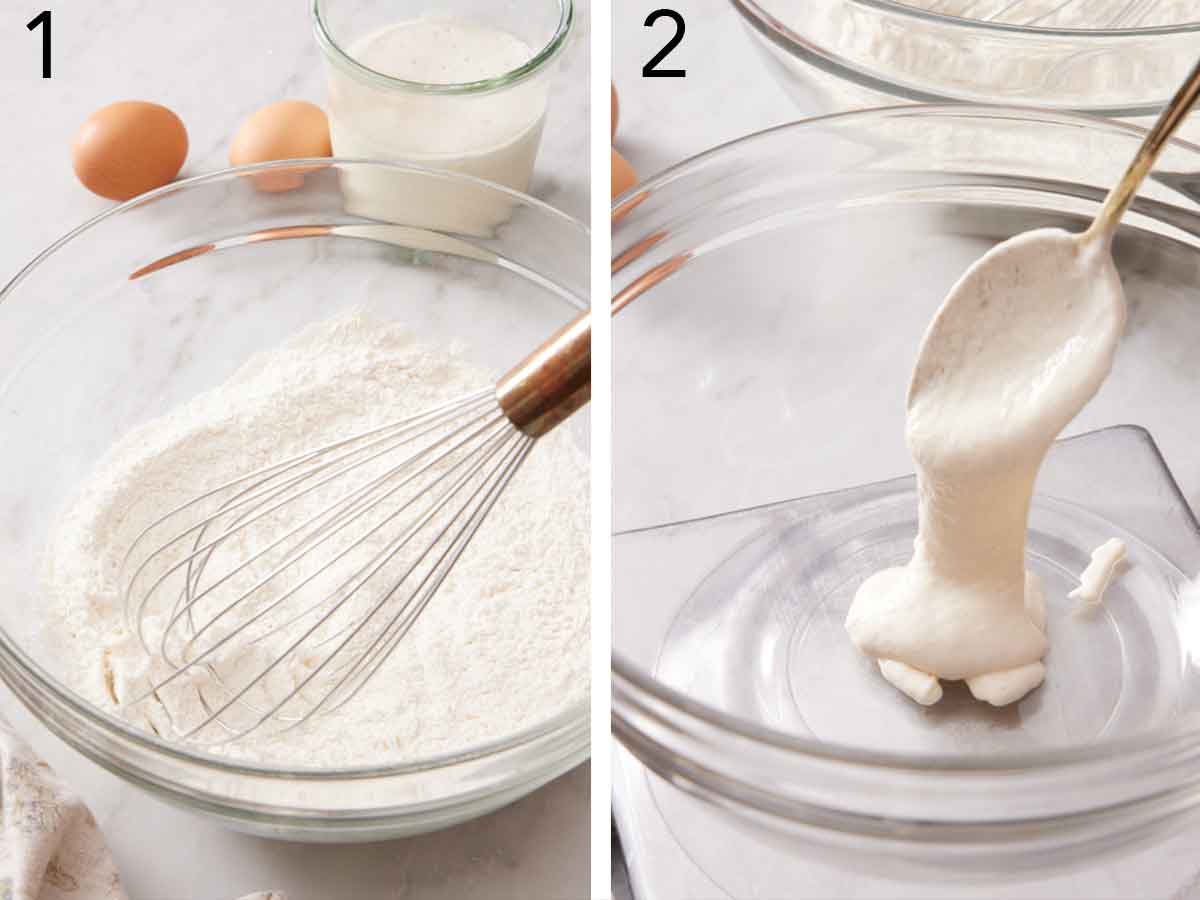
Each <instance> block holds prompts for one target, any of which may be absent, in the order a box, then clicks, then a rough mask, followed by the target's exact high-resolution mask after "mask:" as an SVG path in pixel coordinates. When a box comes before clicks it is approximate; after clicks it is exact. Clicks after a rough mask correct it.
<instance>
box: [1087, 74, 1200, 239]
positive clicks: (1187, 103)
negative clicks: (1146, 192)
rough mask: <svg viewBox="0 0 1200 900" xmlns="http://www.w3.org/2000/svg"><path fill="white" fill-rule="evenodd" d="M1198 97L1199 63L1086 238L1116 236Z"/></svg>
mask: <svg viewBox="0 0 1200 900" xmlns="http://www.w3.org/2000/svg"><path fill="white" fill-rule="evenodd" d="M1198 96H1200V62H1197V63H1196V65H1195V67H1194V68H1193V69H1192V71H1191V72H1190V73H1189V74H1188V77H1187V79H1186V80H1185V81H1184V82H1183V84H1181V85H1180V86H1179V90H1177V91H1176V92H1175V96H1174V97H1172V98H1171V102H1170V103H1168V104H1167V106H1166V108H1165V109H1164V110H1163V111H1162V113H1161V114H1160V115H1159V117H1158V121H1157V122H1155V123H1154V127H1153V128H1151V129H1150V133H1149V134H1147V135H1146V139H1145V140H1144V141H1142V146H1141V147H1139V148H1138V152H1137V155H1136V156H1134V158H1133V162H1131V163H1130V164H1129V168H1128V169H1126V170H1125V174H1124V175H1122V176H1121V180H1120V181H1118V182H1117V185H1116V187H1114V188H1113V189H1112V190H1111V191H1109V192H1108V196H1107V197H1106V198H1105V200H1104V206H1103V207H1101V209H1100V212H1099V213H1098V214H1097V215H1096V220H1095V221H1094V222H1092V224H1091V226H1090V227H1089V228H1088V230H1087V232H1085V235H1084V236H1085V238H1087V239H1104V240H1108V239H1109V238H1111V237H1112V236H1113V233H1114V232H1116V230H1117V226H1118V225H1119V224H1120V222H1121V217H1122V216H1123V215H1125V211H1126V210H1127V209H1129V204H1131V203H1132V202H1133V198H1134V196H1135V195H1136V194H1137V192H1138V188H1139V187H1141V185H1142V182H1143V181H1144V180H1145V178H1146V176H1147V175H1149V174H1150V170H1151V169H1153V168H1154V163H1155V161H1156V160H1157V159H1158V156H1159V154H1160V153H1162V151H1163V148H1164V147H1165V146H1166V145H1167V141H1169V140H1170V139H1171V135H1173V134H1174V133H1175V131H1176V130H1177V129H1178V128H1179V126H1180V125H1181V124H1183V120H1184V119H1185V118H1187V114H1188V113H1189V112H1191V109H1192V105H1193V104H1194V103H1195V102H1196V98H1197V97H1198Z"/></svg>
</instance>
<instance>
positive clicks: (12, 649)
mask: <svg viewBox="0 0 1200 900" xmlns="http://www.w3.org/2000/svg"><path fill="white" fill-rule="evenodd" d="M264 173H267V174H269V175H271V176H272V177H273V179H274V180H273V181H268V180H266V179H263V177H262V176H263V174H264ZM298 174H299V175H302V176H303V184H302V186H301V187H299V188H298V189H295V190H290V191H285V192H282V193H280V192H272V191H266V190H260V189H259V188H260V187H261V186H262V185H264V184H268V185H272V186H273V185H277V184H278V180H279V178H280V177H288V176H295V175H298ZM362 177H367V178H371V179H374V180H376V181H378V180H380V179H382V180H385V181H386V180H387V179H389V178H395V179H396V180H397V182H398V183H403V184H404V185H416V184H420V183H421V182H426V181H427V182H431V183H445V182H453V183H454V184H455V185H456V188H455V189H456V190H458V191H467V192H468V194H471V195H472V196H476V195H477V196H478V197H479V198H480V199H481V202H487V203H489V204H495V203H500V202H502V203H503V204H504V206H505V208H506V209H507V216H506V218H505V220H504V222H503V223H502V224H500V225H498V226H496V227H494V228H491V229H489V230H488V231H487V232H486V233H482V234H476V235H461V234H455V233H452V232H449V231H436V230H432V229H429V228H425V227H421V222H422V220H421V218H420V216H421V210H420V209H406V204H405V203H404V201H403V199H402V197H401V196H399V195H398V196H397V198H396V200H395V202H394V203H393V204H392V208H391V209H390V211H389V215H388V220H387V221H384V220H381V219H378V218H376V219H369V218H365V217H363V216H360V215H356V214H354V213H353V212H349V211H347V208H346V203H345V197H344V192H343V187H342V186H343V183H344V180H345V179H346V178H362ZM416 196H418V197H419V196H420V191H417V193H416ZM414 217H415V218H414ZM413 223H415V224H413ZM588 260H589V238H588V232H587V229H586V228H584V226H582V225H580V224H579V223H577V222H575V221H574V220H572V219H570V218H568V217H567V216H565V215H563V214H561V213H559V212H557V211H556V210H554V209H552V208H551V207H548V206H546V205H545V204H543V203H540V202H539V201H537V200H534V199H532V198H529V197H526V196H523V195H520V194H516V193H513V192H511V191H508V190H506V189H503V188H499V187H496V186H492V185H488V184H487V183H485V182H477V181H473V180H472V179H468V178H466V177H465V176H454V175H449V174H444V173H437V172H432V171H425V170H420V169H415V168H409V167H402V166H391V165H387V164H382V163H368V162H346V161H336V160H335V161H330V160H311V161H301V162H298V163H271V164H266V165H263V166H253V167H247V168H243V169H235V170H230V171H227V172H221V173H217V174H213V175H206V176H202V177H199V178H193V179H190V180H187V181H183V182H179V183H178V184H173V185H170V186H168V187H165V188H163V189H162V190H159V191H155V192H153V193H151V194H147V195H145V196H143V197H141V198H139V199H136V200H133V201H131V202H129V203H127V204H124V205H122V206H120V207H117V208H115V209H113V210H111V211H109V212H107V213H105V214H103V215H101V216H99V217H97V218H96V219H93V220H92V221H91V222H89V223H87V224H86V225H84V226H82V227H81V228H78V229H76V230H75V231H73V232H72V233H70V234H68V235H67V236H66V237H64V238H63V239H61V240H60V241H58V242H57V243H56V244H54V245H53V246H52V247H50V248H49V249H48V250H46V251H45V252H44V253H42V254H41V255H40V256H39V257H37V258H36V259H35V260H33V261H32V262H31V263H30V264H29V265H28V266H26V267H25V268H24V269H23V270H22V271H21V272H20V273H19V274H18V275H17V276H16V277H15V278H13V280H12V281H11V282H9V283H8V285H7V286H6V287H4V289H3V291H0V301H2V302H0V360H3V362H0V385H2V387H0V409H2V410H3V415H4V418H5V421H6V422H7V433H6V439H5V441H4V447H3V450H2V451H0V452H2V454H3V457H4V461H5V466H6V468H7V469H8V471H9V472H10V473H13V474H14V477H12V478H9V479H6V481H5V485H4V487H3V488H2V489H0V515H2V516H3V517H4V518H5V519H6V521H8V523H9V527H8V528H6V529H5V530H4V536H3V538H2V541H3V553H2V554H0V556H2V557H3V559H4V566H5V568H4V572H5V604H4V606H3V609H2V610H0V677H2V678H3V679H4V681H5V682H6V683H7V684H8V685H9V686H10V687H11V688H12V689H13V691H14V692H15V693H16V694H17V695H18V696H19V697H20V698H21V700H22V701H23V702H24V703H25V705H26V706H27V707H28V708H29V709H30V710H31V711H32V713H33V714H34V715H35V716H37V717H38V718H39V719H41V720H42V721H43V722H44V723H45V724H46V725H47V726H49V727H50V729H51V730H53V731H54V732H55V733H57V734H58V735H59V736H60V737H62V738H63V739H64V740H66V741H67V742H68V743H69V744H71V745H72V746H73V747H75V748H76V749H78V750H79V751H81V752H82V753H84V754H86V755H87V756H89V757H91V758H92V759H93V760H95V761H96V762H98V763H100V764H101V765H103V766H105V767H106V768H108V769H110V770H111V771H113V772H115V773H116V774H118V775H120V776H121V777H122V778H125V779H126V780H128V781H130V782H132V783H134V784H136V785H138V786H139V787H142V788H145V789H146V790H149V791H151V792H152V793H154V794H156V795H158V796H160V797H162V798H164V799H166V800H169V801H171V802H174V803H177V804H179V805H182V806H185V807H188V808H190V809H193V810H197V811H200V812H203V813H205V814H207V815H210V816H212V817H214V818H217V819H219V820H221V821H222V822H224V823H225V824H227V825H230V826H232V827H235V828H239V829H242V830H245V831H250V832H254V833H256V834H261V835H267V836H272V837H282V838H289V839H298V840H313V841H359V840H378V839H382V838H387V837H393V836H400V835H406V834H413V833H418V832H422V831H428V830H432V829H435V828H441V827H445V826H448V825H451V824H454V823H456V822H459V821H462V820H464V819H467V818H472V817H474V816H478V815H480V814H482V813H485V812H488V811H490V810H493V809H496V808H498V807H500V806H502V805H504V804H506V803H509V802H511V801H512V800H515V799H517V798H518V797H520V796H522V795H524V794H526V793H528V792H529V791H531V790H533V789H534V788H536V787H538V786H539V785H541V784H543V783H545V782H546V781H549V780H550V779H552V778H554V777H555V776H557V775H559V774H561V773H562V772H565V771H567V770H568V769H570V768H571V767H573V766H575V765H577V764H578V763H580V762H581V761H583V760H584V759H585V758H586V757H587V755H588V741H589V738H588V709H587V704H586V703H582V704H578V705H576V706H574V707H572V708H570V709H567V710H565V711H564V712H562V713H561V714H560V715H558V716H557V717H555V718H552V719H549V720H547V721H545V722H543V723H541V724H540V725H538V726H537V727H535V728H532V729H530V730H528V731H526V732H524V733H520V734H514V735H511V736H508V737H505V738H504V739H502V740H497V741H494V742H492V743H488V744H485V745H481V746H477V747H472V748H469V749H467V750H464V751H463V752H461V753H456V754H453V755H446V756H442V757H438V758H431V759H422V760H418V761H415V762H411V763H407V764H404V765H379V766H374V767H364V768H354V769H344V770H336V771H335V770H313V769H309V770H294V771H289V770H285V769H282V768H275V767H268V766H254V765H247V764H244V763H241V762H231V761H230V760H227V759H223V758H219V757H216V756H212V755H208V754H206V753H204V752H201V751H197V750H192V749H189V748H188V747H186V746H184V745H180V744H168V743H165V742H163V741H161V740H159V739H157V738H155V737H153V736H150V735H148V734H146V733H143V732H141V731H139V730H136V729H133V728H131V727H130V726H129V725H128V724H126V723H125V722H123V721H121V720H119V719H117V718H114V717H113V716H111V715H109V714H108V713H107V712H105V711H103V710H101V709H98V708H96V707H94V706H92V705H91V704H89V703H88V702H86V701H84V700H82V699H81V698H80V697H78V696H77V695H75V694H73V693H72V691H71V690H70V689H68V688H67V687H66V686H65V684H64V682H63V680H62V671H63V666H62V661H61V660H60V659H59V658H57V657H56V655H55V654H54V653H53V650H52V649H51V648H50V647H49V646H48V645H47V642H46V641H44V640H43V639H42V637H41V636H40V634H39V631H38V616H37V615H36V608H37V605H38V603H39V590H40V580H41V578H40V575H41V573H40V551H41V547H42V546H43V544H44V541H45V537H46V535H47V532H48V529H50V528H51V527H52V526H53V523H54V522H55V517H56V515H57V514H58V513H59V511H60V510H61V509H62V506H63V504H64V503H65V502H67V501H68V500H69V499H70V497H71V496H72V494H73V492H74V490H75V489H76V486H77V485H78V484H79V483H80V482H81V481H82V479H84V478H85V477H86V476H87V475H88V474H89V472H90V471H91V470H92V467H93V465H94V464H95V463H96V462H97V460H98V459H99V458H100V457H101V456H102V455H103V454H104V453H105V452H106V450H107V449H108V448H109V447H110V446H111V445H112V443H113V442H114V441H115V440H117V439H118V438H120V437H121V436H122V435H123V434H124V433H125V432H127V431H128V430H129V429H130V428H131V427H133V426H135V425H137V424H139V423H141V422H144V421H146V420H148V419H151V418H154V417H157V416H160V415H163V414H164V413H166V412H167V411H168V410H170V409H172V408H173V407H175V406H177V405H178V404H180V403H182V402H184V401H186V400H187V399H189V398H191V397H193V396H195V395H196V394H197V393H199V392H202V391H205V390H208V389H210V388H212V387H215V386H216V385H217V384H219V383H221V382H222V381H224V380H225V379H226V378H227V377H228V376H229V375H230V374H232V373H233V372H234V371H235V370H236V369H237V368H238V367H240V366H241V365H242V364H243V363H244V362H245V361H246V360H247V358H249V357H250V356H251V355H253V354H254V353H256V352H259V351H261V350H263V349H266V348H270V347H273V346H276V345H278V344H279V343H280V342H281V341H282V340H284V339H285V338H287V337H288V336H289V335H291V334H293V333H295V332H296V331H298V330H299V329H301V328H303V327H304V326H306V325H307V324H309V323H310V322H314V321H319V320H322V319H327V318H329V317H332V316H335V315H337V314H338V313H339V312H341V311H344V310H349V309H351V308H360V307H365V308H367V309H369V310H370V311H371V312H372V313H373V314H374V315H376V316H378V317H382V318H384V319H388V320H402V321H403V322H404V323H406V325H408V326H409V327H411V328H412V329H413V330H414V331H415V332H417V333H419V334H422V335H423V336H428V337H429V338H430V339H433V340H438V339H444V340H445V341H447V342H449V341H461V342H463V344H465V346H466V349H467V353H468V354H469V355H470V356H473V357H474V358H475V361H476V362H478V363H481V364H483V365H486V366H488V367H490V368H492V369H494V370H496V371H504V370H505V369H506V368H507V367H508V366H510V365H512V364H513V362H515V361H516V360H517V359H520V358H521V357H522V356H523V355H524V354H525V353H526V352H528V351H529V349H530V348H532V347H535V346H536V345H537V344H538V343H540V342H541V341H542V340H544V339H545V338H546V337H547V336H548V335H549V334H550V333H551V332H553V331H554V330H555V329H556V328H557V327H558V326H560V325H561V324H563V323H564V322H565V321H567V320H568V319H570V318H572V317H573V316H574V315H575V314H577V313H578V311H579V310H580V309H582V308H585V307H586V303H587V299H586V298H587V285H588V271H589V270H588ZM134 275H137V276H138V277H132V276H134ZM578 419H579V420H578V421H576V422H573V423H572V424H571V425H570V426H569V427H571V428H572V429H573V430H574V432H575V434H576V435H577V437H578V439H579V440H580V442H581V444H582V445H585V446H586V434H587V426H586V421H585V419H586V415H584V416H580V417H578ZM16 473H20V475H19V477H15V476H16Z"/></svg>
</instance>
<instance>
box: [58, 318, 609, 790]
mask: <svg viewBox="0 0 1200 900" xmlns="http://www.w3.org/2000/svg"><path fill="white" fill-rule="evenodd" d="M493 382H494V375H493V374H492V373H488V372H486V371H484V370H482V369H481V368H479V367H477V366H475V365H473V364H472V363H470V362H469V361H468V360H467V359H465V358H464V356H463V354H462V352H461V348H455V347H437V346H432V345H427V344H424V343H422V342H421V341H419V340H418V339H417V338H416V337H414V336H413V335H412V334H410V333H409V332H408V331H407V330H405V329H404V328H403V327H401V326H399V325H396V324H390V323H383V322H381V321H377V320H375V319H372V318H370V317H368V316H367V315H364V314H354V315H349V316H342V317H339V318H336V319H334V320H331V321H328V322H324V323H318V324H315V325H312V326H310V327H309V328H307V329H306V330H304V331H303V332H301V333H300V334H298V335H296V336H294V337H293V338H292V339H290V340H289V341H287V342H285V343H284V344H283V345H282V346H280V347H278V348H276V349H273V350H270V351H267V352H264V353H261V354H259V355H257V356H255V357H254V358H252V359H251V360H249V361H248V362H247V363H246V364H245V365H244V366H243V367H242V368H241V369H240V370H239V371H238V372H237V373H236V374H235V375H234V376H233V377H232V378H231V379H230V380H229V381H227V382H226V383H224V384H222V385H221V386H220V387H218V388H216V389H215V390H212V391H209V392H208V393H205V394H202V395H200V396H198V397H196V398H195V399H193V400H192V401H190V402H189V403H187V404H185V405H184V406H182V407H180V408H178V409H176V410H175V411H173V412H171V413H169V414H168V415H165V416H163V417H162V418H159V419H157V420H154V421H151V422H149V423H147V424H145V425H143V426H141V427H139V428H137V429H136V430H134V431H132V432H131V433H130V434H128V435H127V436H126V437H125V438H124V439H122V440H121V441H119V442H118V443H117V444H116V445H115V446H114V447H113V448H112V449H111V451H110V452H109V453H108V454H107V456H106V457H105V458H104V459H103V460H102V461H101V463H100V464H99V465H98V466H97V468H96V469H95V472H94V475H93V476H92V477H91V479H90V480H89V481H88V482H87V483H86V484H85V485H84V486H83V488H82V490H81V491H80V492H79V494H78V496H77V497H76V498H75V499H74V501H73V502H72V503H71V505H70V507H69V508H68V509H67V511H66V513H65V515H64V516H63V517H62V520H61V522H60V525H59V527H58V529H57V530H56V532H55V533H54V534H53V536H52V539H51V541H50V544H49V547H48V554H47V565H46V590H47V601H48V602H47V608H48V616H49V623H48V624H49V628H48V637H49V638H50V641H51V646H55V645H57V650H58V652H59V653H60V654H61V658H62V659H64V660H67V661H68V662H67V663H65V668H66V673H65V677H66V680H67V682H68V684H69V685H70V687H72V688H74V689H75V690H76V691H78V692H79V693H80V694H82V695H83V696H84V697H85V698H86V699H88V700H89V701H91V702H92V703H95V704H96V705H98V706H100V707H102V708H104V709H107V710H110V711H116V712H117V713H118V714H119V715H121V716H124V717H125V718H127V719H129V720H130V721H132V722H133V723H134V724H135V725H138V726H139V727H142V728H144V729H147V730H151V731H158V732H160V733H164V736H166V737H168V738H169V737H170V736H171V728H172V723H173V722H179V721H182V722H187V721H192V720H195V718H196V717H197V716H201V715H202V710H201V708H200V706H199V704H200V699H199V695H198V693H197V691H196V687H197V686H200V687H203V682H204V679H207V678H209V677H211V676H210V675H209V674H208V673H207V672H205V671H204V670H202V669H201V670H195V674H194V678H196V679H198V683H196V682H190V681H189V682H186V683H179V684H178V687H177V689H174V690H173V691H172V692H171V693H170V695H169V696H167V697H164V700H163V704H162V705H160V704H157V703H155V702H154V701H148V702H145V703H141V704H137V705H135V706H128V705H126V706H122V705H121V704H122V703H123V702H126V701H129V700H131V699H133V698H134V697H136V696H138V695H139V694H141V693H143V692H144V691H146V690H147V688H148V687H149V684H150V683H151V679H152V678H156V677H161V674H162V672H161V671H156V669H155V666H154V664H153V662H152V661H151V660H150V659H149V658H148V657H147V655H146V654H145V652H144V651H143V649H142V647H141V645H140V643H139V642H138V641H137V639H136V637H135V636H134V635H133V634H131V633H130V631H129V630H128V628H127V627H126V621H125V610H124V604H123V598H122V596H121V586H120V584H119V574H120V567H121V563H122V560H123V557H124V554H125V552H126V550H127V548H128V546H129V544H130V542H131V541H132V539H133V538H134V536H135V535H137V534H138V532H139V531H141V529H142V528H143V527H145V525H147V524H148V523H149V522H150V521H151V520H152V519H153V518H155V517H156V516H157V515H159V514H161V513H162V512H163V511H164V510H166V509H169V508H171V507H173V506H175V505H177V504H179V503H181V502H183V501H184V500H187V499H189V498H191V497H193V496H196V495H198V494H200V493H202V492H203V491H204V490H206V489H207V488H208V487H210V486H211V485H213V484H218V483H221V482H223V481H226V480H228V479H231V478H233V477H236V476H237V475H240V474H243V473H244V472H246V471H249V470H253V469H255V468H257V467H259V466H262V465H265V464H267V463H270V462H273V461H276V460H279V459H282V458H286V457H288V456H291V455H293V454H296V453H298V452H301V451H302V450H305V449H309V448H312V447H314V446H319V445H321V444H322V443H325V442H328V441H330V440H333V439H336V438H340V437H345V436H347V435H350V434H356V433H358V432H361V431H364V430H366V429H368V428H371V427H374V426H378V425H382V424H386V423H388V422H391V421H395V420H398V419H402V418H404V417H405V416H408V415H412V414H414V413H417V412H420V411H423V410H425V409H428V408H430V407H432V406H435V405H437V404H438V403H439V402H442V401H445V400H449V399H452V398H454V397H457V396H460V395H463V394H466V393H468V392H470V391H473V390H476V389H478V388H480V387H484V386H487V385H489V384H491V383H493ZM568 432H569V430H568V429H567V428H561V429H559V430H558V431H556V432H553V433H551V434H550V435H548V436H547V437H546V438H544V439H543V440H542V441H540V442H539V444H538V446H537V447H536V448H534V451H533V452H532V453H531V454H530V457H529V459H528V460H527V461H526V463H525V466H524V468H523V469H522V470H521V472H520V473H519V474H518V476H517V477H516V479H515V480H514V481H513V483H512V484H511V485H510V486H509V489H508V491H507V492H506V494H505V495H504V496H503V497H502V498H501V500H500V502H499V503H498V504H497V506H496V507H495V509H494V510H493V511H492V513H491V516H490V517H489V519H488V520H487V522H486V523H485V525H484V527H483V528H482V529H481V530H480V532H479V533H478V535H477V536H476V537H475V539H474V541H473V542H472V544H471V546H470V547H469V548H468V549H467V552H466V553H465V554H464V556H463V557H462V559H461V560H460V561H459V564H458V566H457V567H456V568H455V570H454V571H453V573H452V574H451V576H450V577H449V578H448V579H447V581H446V582H445V584H444V585H443V586H442V588H441V590H440V591H439V593H438V595H437V597H435V599H434V602H433V603H431V604H430V606H429V607H428V608H427V609H426V611H425V613H424V614H423V615H422V616H421V618H420V619H419V620H418V622H417V625H416V627H415V628H414V629H413V630H412V632H411V633H410V634H409V635H408V636H407V637H406V638H405V641H404V642H403V644H401V645H400V647H399V649H398V650H397V651H396V652H395V653H393V654H392V656H391V657H390V658H389V660H388V662H387V663H386V665H385V666H384V668H383V669H382V670H381V671H380V673H379V674H378V676H377V677H376V678H374V679H373V680H372V681H371V682H370V683H369V684H368V685H367V687H366V688H365V689H364V690H363V691H362V693H361V694H359V695H358V697H357V698H356V699H355V701H354V702H352V703H350V704H348V705H347V706H346V707H344V708H343V709H340V710H338V711H336V712H333V713H331V714H328V715H323V716H320V717H318V718H315V719H314V720H312V721H311V722H309V723H307V724H306V725H305V726H303V727H301V728H298V729H296V730H294V731H291V732H287V733H285V734H282V735H276V734H271V733H269V732H270V729H266V730H263V731H260V732H255V733H254V734H252V735H251V736H249V737H248V738H245V739H243V740H241V741H239V742H236V743H233V744H228V745H221V746H218V747H217V748H216V752H219V753H222V754H226V755H229V756H232V757H238V758H242V759H248V760H253V761H257V762H266V763H272V764H280V765H288V766H300V767H328V766H346V765H361V764H374V763H392V762H400V761H404V760H413V759H417V758H421V757H427V756H429V755H431V754H439V753H446V752H453V751H459V750H463V749H465V748H467V747H470V746H472V745H475V744H478V743H480V742H483V741H488V740H492V739H496V738H500V737H503V736H506V735H510V734H512V733H514V732H516V731H519V730H521V729H524V728H527V727H530V726H533V725H535V724H537V723H540V722H542V721H545V720H546V719H547V718H548V717H550V716H553V715H554V714H556V713H558V712H560V711H562V710H564V709H566V708H567V707H569V706H571V705H572V704H576V703H578V702H580V701H582V700H583V699H584V698H585V697H586V695H587V691H588V678H589V652H588V643H589V594H588V584H589V577H588V576H589V555H588V533H589V502H588V495H589V489H588V479H587V471H588V469H587V462H586V459H585V457H584V455H583V454H582V452H581V451H580V450H579V449H578V448H577V447H576V446H575V444H574V442H573V439H572V437H571V435H570V434H569V433H568Z"/></svg>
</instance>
